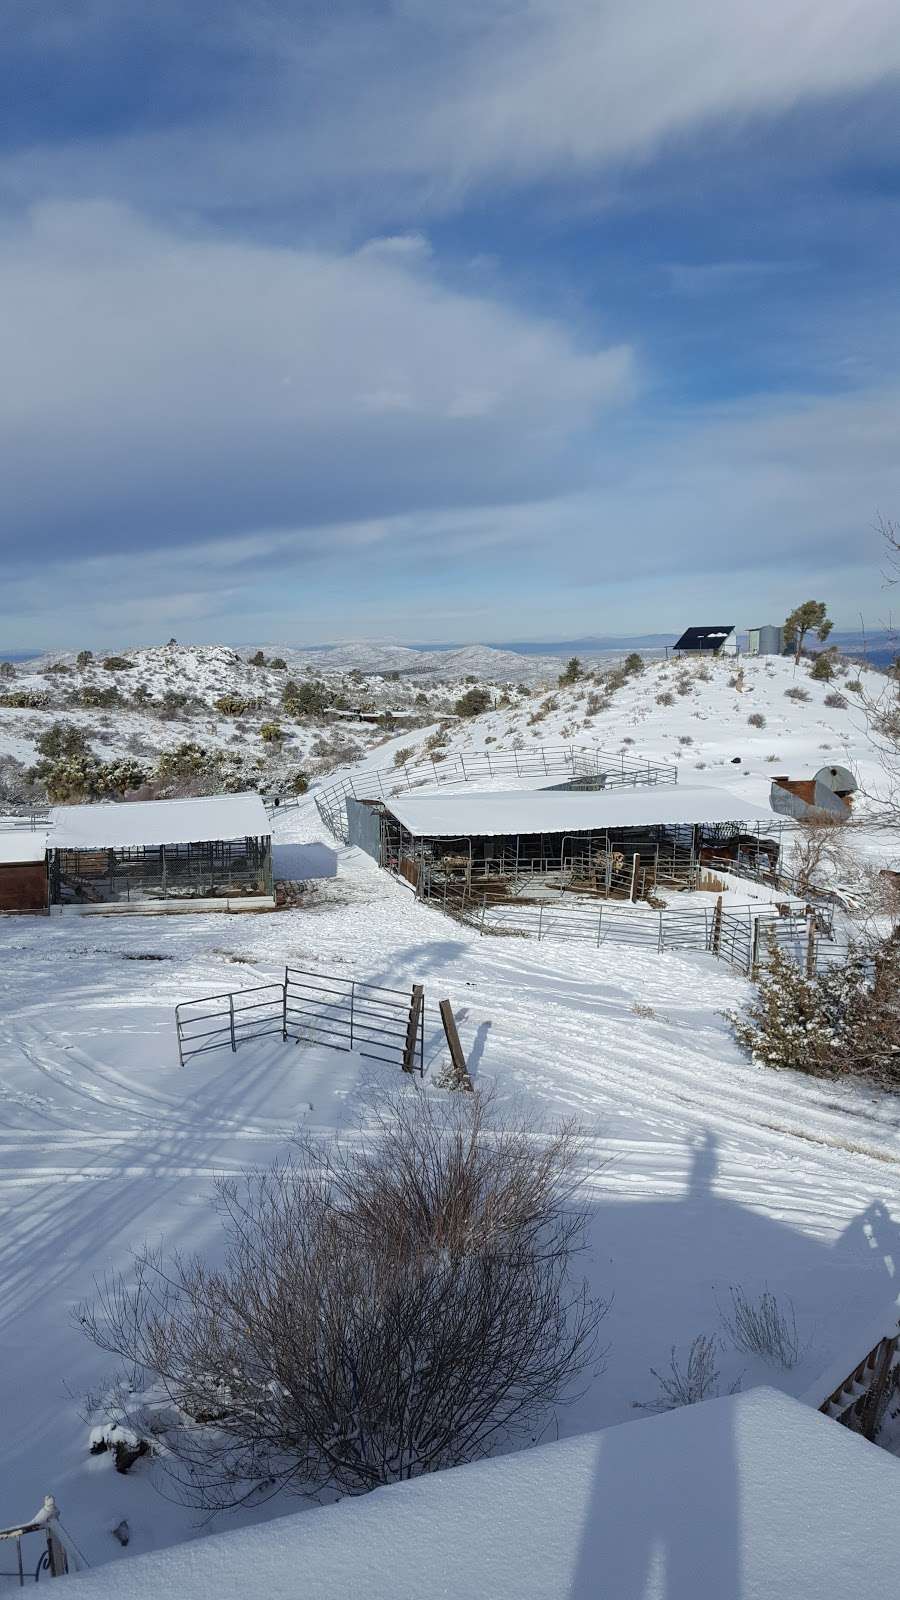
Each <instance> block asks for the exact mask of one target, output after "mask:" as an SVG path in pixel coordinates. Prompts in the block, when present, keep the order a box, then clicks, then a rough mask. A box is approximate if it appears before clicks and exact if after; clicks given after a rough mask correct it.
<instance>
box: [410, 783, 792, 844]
mask: <svg viewBox="0 0 900 1600" xmlns="http://www.w3.org/2000/svg"><path fill="white" fill-rule="evenodd" d="M386 804H387V808H388V810H389V811H390V812H391V814H392V815H393V816H395V817H396V818H397V821H398V822H401V823H402V824H403V826H404V828H406V830H407V832H409V833H411V834H413V836H414V837H415V838H418V839H441V838H444V839H456V838H478V837H481V836H484V835H488V836H490V835H491V834H500V833H509V834H513V833H580V832H586V831H588V830H589V829H590V830H593V831H594V832H597V833H602V832H603V830H604V829H606V828H643V827H653V826H655V825H657V824H663V823H666V824H675V823H699V822H706V823H712V822H748V823H757V822H765V823H768V824H769V825H771V824H772V823H773V822H774V820H775V819H774V818H773V815H772V812H771V811H763V809H762V808H761V807H760V806H755V805H753V804H751V802H750V801H749V800H744V799H743V798H741V797H739V796H737V795H733V794H731V793H729V791H728V790H727V789H712V788H700V787H699V786H691V785H688V784H680V783H679V784H659V785H657V784H645V785H637V786H635V787H633V788H621V789H619V788H616V789H587V790H585V789H541V790H539V791H537V792H532V793H527V792H525V791H523V790H521V789H500V790H490V791H482V790H468V791H467V792H466V793H463V794H401V795H394V796H392V798H391V799H390V800H389V801H387V802H386Z"/></svg>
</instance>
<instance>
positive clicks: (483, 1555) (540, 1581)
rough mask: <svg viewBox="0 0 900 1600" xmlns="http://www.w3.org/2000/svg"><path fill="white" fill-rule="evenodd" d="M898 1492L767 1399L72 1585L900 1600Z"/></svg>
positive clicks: (161, 1591)
mask: <svg viewBox="0 0 900 1600" xmlns="http://www.w3.org/2000/svg"><path fill="white" fill-rule="evenodd" d="M898 1495H900V1461H897V1460H896V1458H895V1457H893V1456H891V1455H889V1454H888V1453H887V1451H885V1450H879V1449H877V1448H876V1447H875V1446H873V1445H870V1444H867V1443H866V1442H865V1441H864V1440H863V1439H860V1438H858V1437H857V1436H856V1435H855V1434H851V1433H849V1432H848V1431H847V1429H846V1428H842V1427H841V1426H840V1425H839V1424H838V1423H836V1422H831V1421H829V1420H828V1419H827V1418H826V1417H823V1416H821V1415H820V1414H819V1413H818V1412H817V1411H814V1410H811V1409H809V1408H807V1407H806V1406H803V1405H801V1404H800V1403H799V1401H796V1400H791V1399H788V1397H787V1396H786V1395H782V1394H777V1393H776V1392H775V1391H774V1390H772V1389H755V1390H751V1391H750V1392H749V1393H747V1394H743V1395H737V1396H729V1397H727V1398H725V1399H722V1400H707V1401H705V1402H704V1403H703V1404H701V1405H694V1406H686V1407H684V1408H682V1409H681V1410H679V1411H673V1412H669V1413H667V1414H666V1415H664V1416H658V1417H649V1418H645V1419H644V1420H642V1421H640V1422H626V1423H624V1424H623V1425H622V1426H621V1427H618V1428H608V1429H606V1431H605V1432H603V1433H594V1434H583V1435H582V1436H581V1437H579V1438H575V1439H569V1440H566V1441H564V1442H563V1443H559V1444H548V1445H541V1446H538V1447H537V1448H533V1449H528V1450H523V1451H521V1452H520V1453H518V1454H516V1455H511V1456H503V1457H499V1458H497V1459H495V1460H493V1461H485V1462H479V1463H477V1464H476V1465H473V1466H468V1467H457V1468H455V1469H454V1470H452V1471H447V1472H438V1473H433V1474H431V1475H429V1476H427V1477H424V1478H418V1479H416V1480H414V1481H413V1482H411V1483H403V1484H398V1485H396V1486H395V1487H393V1488H390V1489H380V1490H376V1491H375V1493H374V1494H369V1495H363V1496H360V1497H359V1498H351V1499H346V1500H342V1501H340V1502H339V1503H338V1504H337V1505H334V1506H329V1507H327V1508H320V1509H317V1510H311V1511H304V1512H300V1513H299V1514H297V1515H294V1516H288V1517H283V1518H281V1519H280V1520H279V1521H275V1522H267V1523H264V1524H262V1525H257V1526H255V1527H250V1528H243V1529H239V1530H235V1531H233V1532H229V1533H223V1534H218V1535H213V1536H211V1537H209V1538H204V1539H195V1540H192V1541H191V1543H190V1544H186V1545H180V1546H175V1548H173V1549H170V1550H164V1551H161V1552H159V1553H158V1554H156V1555H147V1556H137V1557H135V1558H134V1559H128V1558H126V1559H124V1560H119V1561H116V1562H115V1564H114V1565H110V1566H108V1567H105V1568H102V1569H100V1570H95V1571H93V1572H91V1573H88V1574H86V1575H85V1576H84V1577H81V1578H77V1579H74V1580H71V1579H70V1580H69V1581H70V1582H74V1588H73V1589H72V1600H158V1597H159V1596H161V1595H166V1596H172V1597H173V1600H247V1597H248V1596H256V1595H260V1596H262V1595H265V1596H266V1600H298V1597H300V1596H303V1597H307V1596H308V1597H309V1600H363V1597H364V1600H440V1597H443V1596H452V1597H453V1600H598V1597H603V1600H848V1596H857V1595H858V1596H865V1600H896V1597H897V1575H898V1572H900V1527H898V1521H897V1514H896V1513H897V1503H898ZM62 1511H63V1515H65V1506H64V1505H63V1507H62ZM67 1592H68V1591H67Z"/></svg>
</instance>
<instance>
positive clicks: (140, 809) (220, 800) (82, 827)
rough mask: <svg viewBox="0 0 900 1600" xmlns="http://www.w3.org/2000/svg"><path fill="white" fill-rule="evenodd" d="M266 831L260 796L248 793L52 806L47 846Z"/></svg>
mask: <svg viewBox="0 0 900 1600" xmlns="http://www.w3.org/2000/svg"><path fill="white" fill-rule="evenodd" d="M271 832H272V824H271V823H270V821H269V819H268V817H267V816H266V808H265V806H264V805H263V803H262V800H261V798H260V796H259V795H258V794H252V793H250V794H216V795H204V796H202V798H200V799H194V800H131V801H127V800H126V801H121V802H119V803H118V804H115V803H113V804H109V805H94V806H55V807H54V808H53V810H52V812H51V814H50V845H51V848H53V849H55V850H103V849H107V850H128V849H133V848H136V847H138V846H140V845H155V844H201V843H204V842H205V841H206V840H209V839H247V838H252V837H254V836H257V837H258V836H262V835H269V834H271Z"/></svg>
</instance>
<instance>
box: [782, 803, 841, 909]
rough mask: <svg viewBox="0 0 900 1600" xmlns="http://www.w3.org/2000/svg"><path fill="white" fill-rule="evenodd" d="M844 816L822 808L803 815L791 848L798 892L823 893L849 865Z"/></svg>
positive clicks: (792, 865)
mask: <svg viewBox="0 0 900 1600" xmlns="http://www.w3.org/2000/svg"><path fill="white" fill-rule="evenodd" d="M847 828H848V824H847V821H846V819H845V818H843V817H838V816H831V815H830V813H829V812H827V811H822V812H820V813H819V814H818V816H815V817H811V816H810V817H804V818H802V819H801V821H800V822H799V823H798V825H797V831H796V833H795V835H794V839H793V842H792V849H791V868H792V870H793V874H794V880H795V885H796V890H797V893H798V894H801V895H805V894H815V893H816V892H819V893H822V892H824V891H825V890H826V889H827V888H828V887H829V885H830V883H831V882H832V881H833V879H834V878H835V876H836V875H837V874H839V873H840V872H842V871H845V870H846V867H847V843H846V838H847Z"/></svg>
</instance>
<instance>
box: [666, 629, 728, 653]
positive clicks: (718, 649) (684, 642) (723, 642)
mask: <svg viewBox="0 0 900 1600" xmlns="http://www.w3.org/2000/svg"><path fill="white" fill-rule="evenodd" d="M672 648H673V650H674V651H675V652H676V654H679V653H680V654H686V655H718V656H734V655H737V634H736V633H735V631H734V624H733V623H731V622H730V623H728V624H726V625H725V626H724V627H719V628H685V630H684V633H683V634H682V635H681V638H680V639H679V640H678V643H677V644H675V645H673V646H672Z"/></svg>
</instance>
